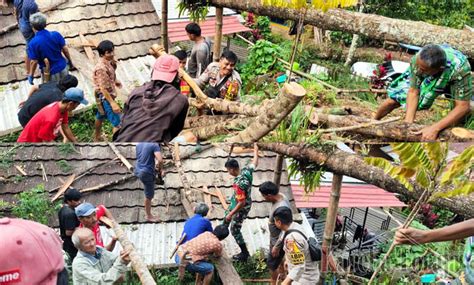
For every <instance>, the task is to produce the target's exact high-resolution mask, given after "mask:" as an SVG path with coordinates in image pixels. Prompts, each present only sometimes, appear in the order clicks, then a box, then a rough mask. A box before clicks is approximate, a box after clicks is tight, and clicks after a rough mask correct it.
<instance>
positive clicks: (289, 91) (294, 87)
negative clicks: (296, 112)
mask: <svg viewBox="0 0 474 285" xmlns="http://www.w3.org/2000/svg"><path fill="white" fill-rule="evenodd" d="M305 95H306V90H305V89H304V88H303V87H302V86H301V85H299V84H298V83H295V82H291V83H285V85H283V89H282V90H281V92H280V94H278V96H277V98H275V99H274V100H272V101H271V103H270V105H268V107H265V108H264V111H263V110H262V111H263V112H260V114H259V115H258V116H257V118H256V119H255V120H254V121H253V122H252V123H251V124H250V125H249V126H248V127H247V128H246V129H245V130H243V131H241V132H240V133H238V134H237V135H236V136H234V137H232V138H229V139H228V140H227V142H230V143H242V142H256V141H258V140H259V139H261V138H262V137H264V136H265V135H266V134H268V133H269V132H271V131H272V130H273V129H275V127H276V126H277V125H278V124H279V123H280V122H281V121H282V120H283V119H284V118H285V117H286V116H287V115H288V114H289V113H290V112H291V111H293V109H294V108H295V107H296V105H298V103H299V102H300V101H301V99H303V97H304V96H305Z"/></svg>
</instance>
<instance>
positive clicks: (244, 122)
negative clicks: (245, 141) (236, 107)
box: [189, 117, 255, 141]
mask: <svg viewBox="0 0 474 285" xmlns="http://www.w3.org/2000/svg"><path fill="white" fill-rule="evenodd" d="M253 120H255V118H252V117H250V118H238V119H234V120H231V121H224V122H220V123H217V124H214V125H210V126H205V127H200V128H195V129H191V130H189V131H190V132H192V133H193V135H194V136H195V137H196V138H197V139H198V140H201V141H204V140H207V139H210V138H212V137H213V136H217V135H224V134H228V133H230V132H232V131H237V130H240V129H243V128H246V127H247V126H248V125H249V124H250V123H251V122H252V121H253Z"/></svg>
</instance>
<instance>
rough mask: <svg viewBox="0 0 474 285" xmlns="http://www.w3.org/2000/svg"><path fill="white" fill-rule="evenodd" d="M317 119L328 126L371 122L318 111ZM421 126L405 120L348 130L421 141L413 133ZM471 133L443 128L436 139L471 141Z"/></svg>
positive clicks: (400, 139) (402, 139) (350, 116)
mask: <svg viewBox="0 0 474 285" xmlns="http://www.w3.org/2000/svg"><path fill="white" fill-rule="evenodd" d="M318 121H319V123H321V124H324V125H326V126H327V127H329V128H342V127H350V126H353V125H359V124H367V123H370V122H373V120H371V119H367V118H364V117H359V116H354V115H345V116H338V115H330V114H323V113H319V112H318ZM423 127H425V126H424V125H418V124H408V123H405V122H387V123H385V124H383V125H372V126H370V127H367V128H357V129H353V130H350V132H351V133H356V134H360V135H365V136H373V137H377V138H383V139H384V140H385V141H400V142H419V141H421V135H418V134H415V133H414V132H416V131H418V130H421V129H422V128H423ZM471 133H472V136H474V132H472V131H469V130H466V134H467V135H463V136H458V135H456V134H455V133H453V132H452V131H451V129H445V130H443V131H442V132H440V133H439V136H438V140H439V141H450V142H466V141H472V136H469V134H471Z"/></svg>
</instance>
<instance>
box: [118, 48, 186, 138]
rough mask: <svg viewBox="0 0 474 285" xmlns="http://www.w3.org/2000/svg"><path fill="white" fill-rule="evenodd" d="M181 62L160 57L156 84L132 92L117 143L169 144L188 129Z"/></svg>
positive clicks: (176, 59) (157, 63)
mask: <svg viewBox="0 0 474 285" xmlns="http://www.w3.org/2000/svg"><path fill="white" fill-rule="evenodd" d="M178 68H179V60H178V58H177V57H175V56H172V55H162V56H160V57H159V58H158V59H157V60H156V62H155V64H154V66H153V72H152V75H151V79H152V81H150V82H147V83H145V84H143V85H142V86H140V87H138V88H136V89H135V90H133V91H132V93H131V94H130V96H129V97H128V100H127V102H126V103H125V106H124V109H123V117H122V128H121V129H120V130H119V131H118V132H116V133H115V134H114V141H116V142H169V141H171V140H172V139H173V138H175V137H176V136H177V135H178V134H179V133H180V132H181V131H182V130H183V127H184V121H185V119H186V115H187V112H188V107H189V103H188V98H187V97H186V96H184V95H182V94H181V93H180V91H179V78H178Z"/></svg>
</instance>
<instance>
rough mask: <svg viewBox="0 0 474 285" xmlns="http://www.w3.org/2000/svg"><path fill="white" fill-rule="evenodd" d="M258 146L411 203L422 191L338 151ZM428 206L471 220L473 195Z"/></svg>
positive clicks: (292, 145)
mask: <svg viewBox="0 0 474 285" xmlns="http://www.w3.org/2000/svg"><path fill="white" fill-rule="evenodd" d="M258 146H259V147H260V148H261V149H263V150H269V151H273V152H276V153H279V154H283V155H286V156H289V157H292V158H295V159H298V160H306V161H307V160H310V161H312V162H315V163H317V164H320V165H322V166H324V167H325V168H326V170H327V171H330V172H333V173H334V174H341V175H346V176H350V177H353V178H356V179H359V180H362V181H364V182H367V183H369V184H372V185H375V186H377V187H380V188H382V189H385V190H387V191H388V192H392V193H399V194H403V195H406V196H407V197H409V198H412V199H414V200H418V199H419V198H420V196H421V194H422V193H423V191H424V189H423V188H422V187H420V186H419V185H417V184H414V191H413V192H412V191H409V190H408V189H406V188H405V186H403V185H402V184H401V183H400V182H398V181H397V180H396V179H393V178H392V177H390V176H389V175H387V174H386V173H384V171H383V169H381V168H378V167H375V166H371V165H369V164H367V163H366V162H365V161H364V159H363V157H362V156H360V155H356V154H351V153H348V152H344V151H341V150H333V151H327V150H321V149H317V148H314V147H310V146H307V145H302V144H289V145H287V144H283V143H259V144H258ZM432 204H434V205H436V206H439V207H441V208H444V209H448V210H450V211H452V212H454V213H456V214H459V215H462V216H464V217H465V218H474V207H472V206H471V205H474V195H470V196H458V197H453V198H449V199H447V198H443V199H437V200H435V201H433V202H432Z"/></svg>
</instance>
